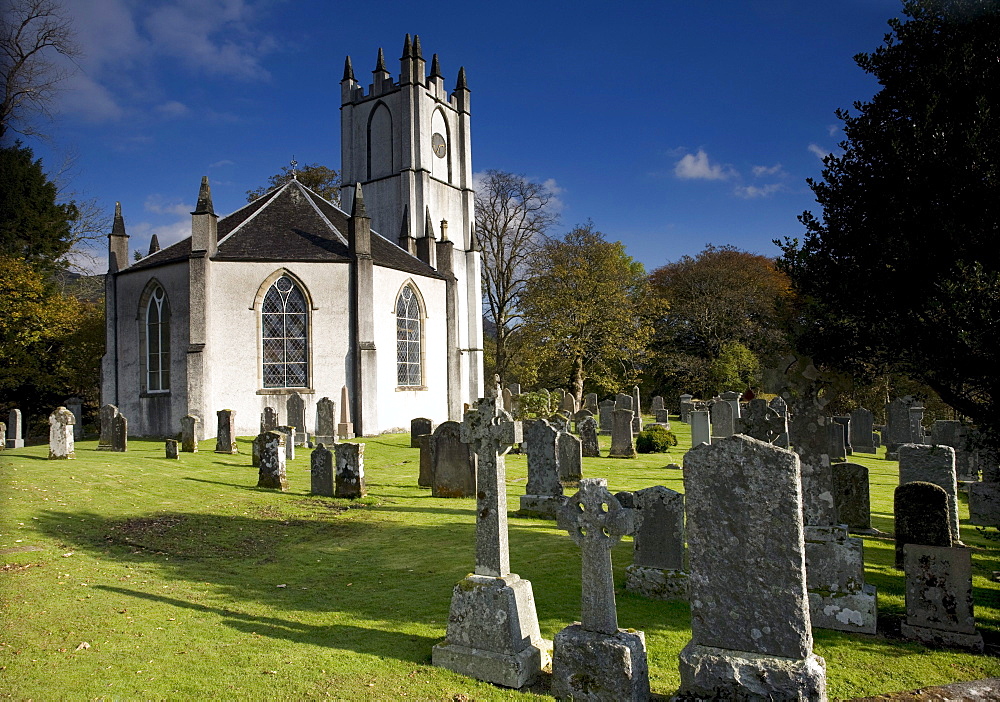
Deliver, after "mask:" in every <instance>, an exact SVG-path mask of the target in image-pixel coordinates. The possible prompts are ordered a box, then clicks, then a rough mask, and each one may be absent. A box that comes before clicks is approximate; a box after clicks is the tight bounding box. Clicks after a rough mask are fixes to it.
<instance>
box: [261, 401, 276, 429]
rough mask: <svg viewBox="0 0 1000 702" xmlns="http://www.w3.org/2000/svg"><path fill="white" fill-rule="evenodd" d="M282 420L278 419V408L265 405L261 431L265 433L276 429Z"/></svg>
mask: <svg viewBox="0 0 1000 702" xmlns="http://www.w3.org/2000/svg"><path fill="white" fill-rule="evenodd" d="M279 423H280V420H279V419H278V410H276V409H274V408H273V407H265V408H264V411H263V412H261V413H260V433H261V434H263V433H264V432H265V431H274V430H275V429H276V428H277V426H278V424H279Z"/></svg>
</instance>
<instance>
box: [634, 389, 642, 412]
mask: <svg viewBox="0 0 1000 702" xmlns="http://www.w3.org/2000/svg"><path fill="white" fill-rule="evenodd" d="M632 411H633V412H635V416H636V417H641V416H642V403H641V402H640V399H639V386H638V385H633V386H632Z"/></svg>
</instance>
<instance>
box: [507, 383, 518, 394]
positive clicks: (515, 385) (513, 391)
mask: <svg viewBox="0 0 1000 702" xmlns="http://www.w3.org/2000/svg"><path fill="white" fill-rule="evenodd" d="M507 389H508V390H510V392H511V394H512V395H520V394H521V384H520V383H507Z"/></svg>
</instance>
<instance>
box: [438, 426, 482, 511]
mask: <svg viewBox="0 0 1000 702" xmlns="http://www.w3.org/2000/svg"><path fill="white" fill-rule="evenodd" d="M432 436H433V437H434V485H433V486H432V488H431V494H432V495H433V496H434V497H475V495H476V457H475V456H474V455H473V454H472V452H471V451H470V450H469V446H468V444H466V443H463V442H462V425H461V424H459V423H458V422H442V423H441V424H440V425H439V426H438V428H437V429H435V430H434V433H433V434H432Z"/></svg>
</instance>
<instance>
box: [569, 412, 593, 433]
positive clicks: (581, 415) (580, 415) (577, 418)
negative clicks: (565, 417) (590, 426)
mask: <svg viewBox="0 0 1000 702" xmlns="http://www.w3.org/2000/svg"><path fill="white" fill-rule="evenodd" d="M593 416H594V413H593V412H591V411H590V410H585V409H582V410H580V411H579V412H577V413H576V414H574V415H573V430H574V433H576V434H579V433H580V422H582V421H583V420H584V419H586V418H587V417H593Z"/></svg>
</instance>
